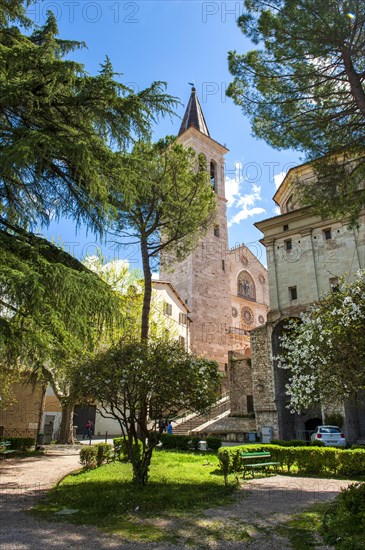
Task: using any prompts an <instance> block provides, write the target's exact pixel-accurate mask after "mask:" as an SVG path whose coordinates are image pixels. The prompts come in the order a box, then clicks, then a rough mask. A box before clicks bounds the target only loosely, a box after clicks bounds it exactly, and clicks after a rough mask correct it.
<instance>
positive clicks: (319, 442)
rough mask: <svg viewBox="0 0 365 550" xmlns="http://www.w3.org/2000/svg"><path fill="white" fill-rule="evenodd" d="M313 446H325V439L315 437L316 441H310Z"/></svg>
mask: <svg viewBox="0 0 365 550" xmlns="http://www.w3.org/2000/svg"><path fill="white" fill-rule="evenodd" d="M310 446H311V447H325V444H324V443H323V441H319V439H315V440H314V441H311V442H310Z"/></svg>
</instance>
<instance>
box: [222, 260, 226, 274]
mask: <svg viewBox="0 0 365 550" xmlns="http://www.w3.org/2000/svg"><path fill="white" fill-rule="evenodd" d="M222 269H223V271H225V270H226V264H225V262H224V260H222Z"/></svg>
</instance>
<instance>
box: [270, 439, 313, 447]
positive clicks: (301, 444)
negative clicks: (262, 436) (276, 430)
mask: <svg viewBox="0 0 365 550" xmlns="http://www.w3.org/2000/svg"><path fill="white" fill-rule="evenodd" d="M271 444H272V445H279V447H305V445H307V442H306V441H302V440H301V439H290V440H288V441H284V439H272V440H271Z"/></svg>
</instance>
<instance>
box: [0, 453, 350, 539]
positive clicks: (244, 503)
mask: <svg viewBox="0 0 365 550" xmlns="http://www.w3.org/2000/svg"><path fill="white" fill-rule="evenodd" d="M78 453H79V448H77V447H63V448H54V449H51V450H50V451H48V452H47V455H45V456H44V457H34V458H26V459H22V460H17V459H8V460H6V461H4V462H2V463H0V482H1V501H0V518H1V519H0V522H1V523H0V546H1V548H2V550H26V549H50V550H61V549H62V550H63V549H66V548H76V549H81V548H82V549H89V548H92V549H95V550H99V549H100V550H102V549H109V548H120V549H122V550H149V549H153V548H161V550H162V549H164V550H173V549H177V548H179V549H181V548H187V547H194V546H195V547H197V546H199V547H201V548H209V549H214V550H221V549H222V550H223V549H226V548H228V549H232V550H233V549H235V550H236V549H237V550H243V549H246V548H247V549H250V550H258V549H260V550H269V549H276V548H277V549H280V550H285V549H287V548H288V549H289V548H291V545H290V544H289V542H288V540H287V539H286V538H285V536H280V535H279V534H277V533H273V527H276V526H277V525H278V524H280V523H282V522H285V521H287V520H288V519H289V517H290V515H292V514H294V513H297V512H300V511H301V510H304V509H305V508H307V507H308V506H310V505H311V504H313V503H316V502H324V501H329V500H332V499H333V498H334V497H335V496H336V495H337V494H338V492H339V491H340V489H341V488H342V487H346V486H347V485H349V484H350V483H351V482H347V481H339V480H328V479H326V480H320V479H312V478H293V477H290V478H289V477H286V476H275V477H268V478H261V479H257V480H253V481H249V482H247V483H245V484H244V485H243V487H242V489H241V491H240V494H239V495H238V498H237V499H236V502H235V503H234V504H231V505H228V506H224V507H219V508H208V509H206V510H205V511H204V512H202V513H200V514H198V515H197V516H194V517H189V518H187V520H176V519H174V520H172V519H171V520H169V519H162V520H161V522H160V526H162V527H164V528H165V529H166V530H170V531H173V532H174V535H176V536H177V537H178V540H179V541H181V543H180V542H179V544H177V545H167V544H160V543H151V542H148V543H138V542H133V543H128V542H125V541H123V540H122V539H120V538H118V537H114V536H109V535H105V534H103V533H101V532H100V531H99V530H97V529H96V528H93V527H89V526H85V527H84V526H75V525H71V524H67V523H56V522H44V521H41V520H38V519H37V518H35V517H34V516H32V515H30V514H27V513H25V512H26V511H27V510H29V509H30V508H31V507H32V506H33V505H34V504H35V503H36V502H37V501H38V500H39V499H40V498H42V497H43V496H44V494H45V492H46V490H47V489H48V488H49V487H51V486H52V485H53V484H54V483H55V482H56V481H57V480H58V479H60V478H61V477H63V476H64V475H65V474H67V473H68V472H70V471H72V470H75V469H77V468H78V467H79V466H80V465H79V461H78ZM207 505H208V506H209V503H207ZM237 526H238V527H237ZM237 528H242V533H244V532H246V533H247V532H249V533H250V537H251V538H250V541H249V542H246V541H245V540H244V537H243V539H242V541H240V542H237V540H235V541H233V540H232V541H230V540H229V538H230V536H229V533H230V532H231V531H232V530H235V536H234V537H233V538H234V539H237ZM214 529H215V530H217V532H218V531H219V536H216V537H213V539H209V537H206V536H205V533H208V532H212V530H213V531H214ZM221 532H223V533H224V540H219V538H220V533H221ZM322 548H323V549H324V547H322ZM319 549H320V547H319V546H318V550H319Z"/></svg>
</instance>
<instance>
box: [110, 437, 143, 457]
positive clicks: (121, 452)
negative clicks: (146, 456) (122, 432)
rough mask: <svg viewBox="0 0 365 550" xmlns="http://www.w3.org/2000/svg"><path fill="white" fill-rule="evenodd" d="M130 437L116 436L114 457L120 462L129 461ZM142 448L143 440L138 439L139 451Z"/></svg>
mask: <svg viewBox="0 0 365 550" xmlns="http://www.w3.org/2000/svg"><path fill="white" fill-rule="evenodd" d="M127 442H128V438H127V437H126V438H124V437H115V438H114V439H113V445H114V457H115V458H116V459H117V460H119V461H120V462H129V454H128V443H127ZM141 449H142V441H138V450H139V452H140V451H141Z"/></svg>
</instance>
